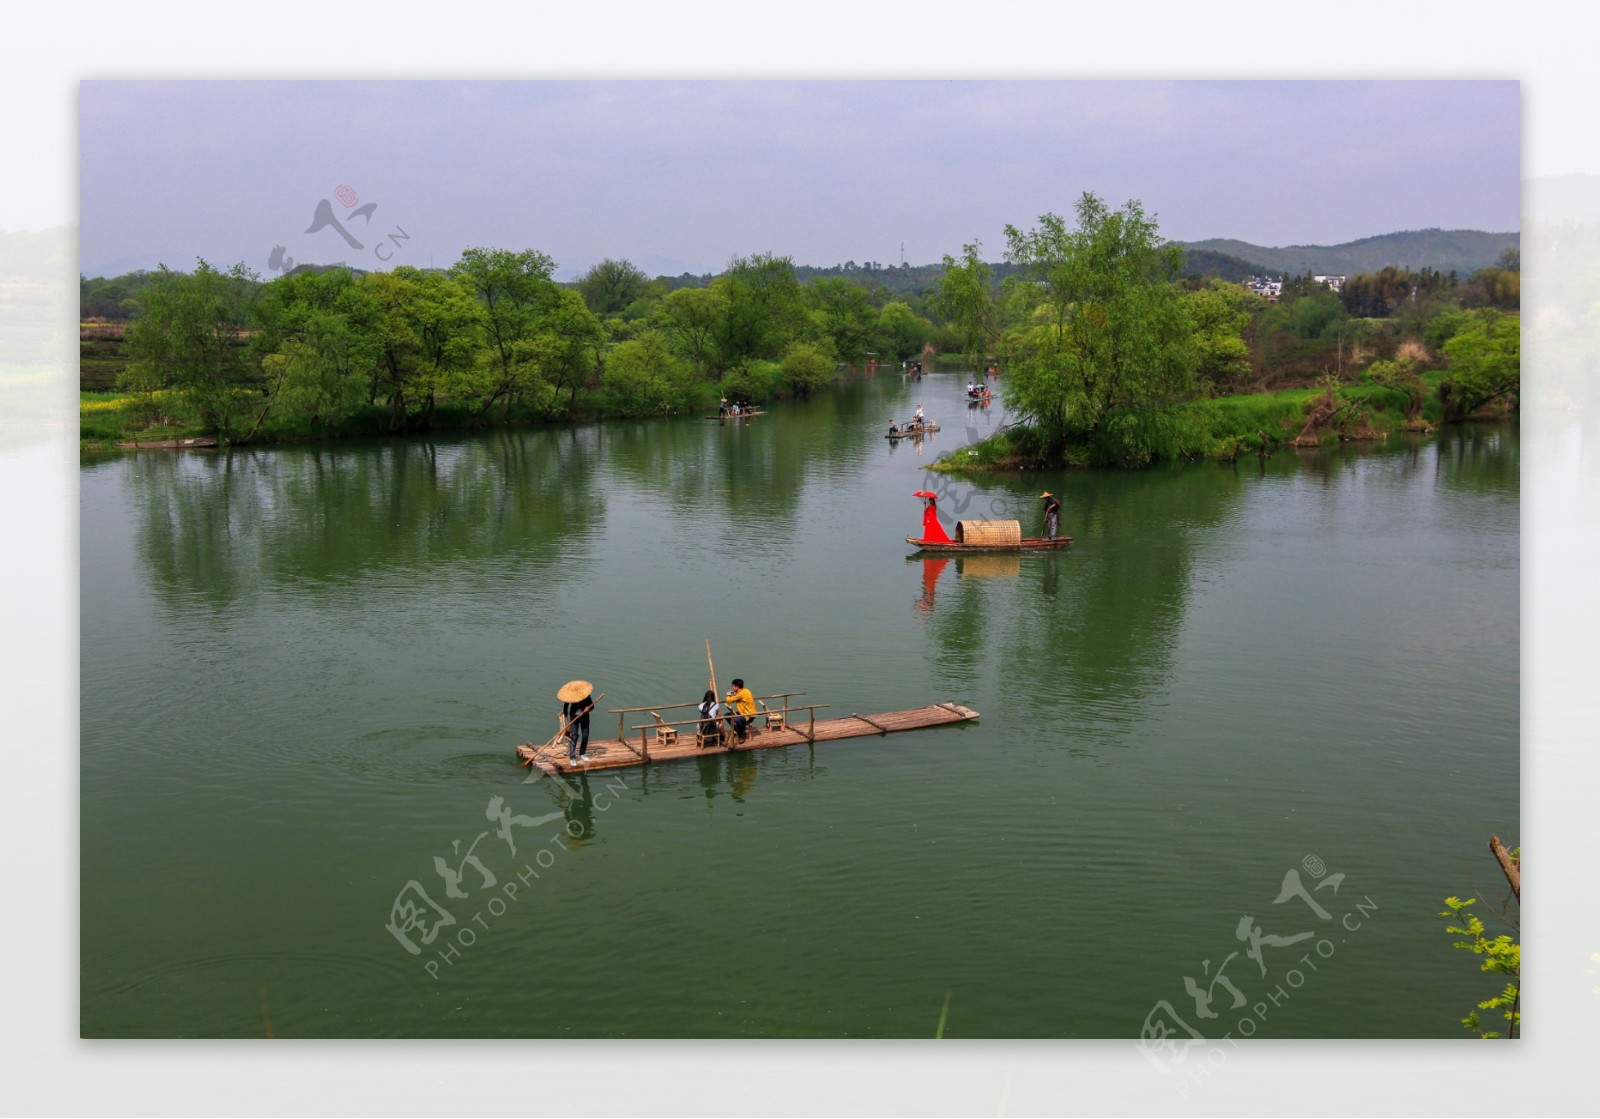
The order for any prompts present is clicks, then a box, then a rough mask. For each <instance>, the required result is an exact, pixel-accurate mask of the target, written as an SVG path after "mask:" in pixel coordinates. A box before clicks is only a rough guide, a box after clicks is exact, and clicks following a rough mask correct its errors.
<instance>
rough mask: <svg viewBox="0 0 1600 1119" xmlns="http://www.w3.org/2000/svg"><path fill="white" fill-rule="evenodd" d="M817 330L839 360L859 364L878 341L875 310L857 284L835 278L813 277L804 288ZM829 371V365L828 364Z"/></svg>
mask: <svg viewBox="0 0 1600 1119" xmlns="http://www.w3.org/2000/svg"><path fill="white" fill-rule="evenodd" d="M803 290H804V291H805V294H806V296H807V299H808V300H809V302H810V304H811V307H812V312H811V313H812V318H813V321H814V322H815V323H816V326H817V330H818V333H819V334H820V335H821V337H823V338H826V339H827V340H828V341H829V342H830V343H831V344H832V347H833V351H834V353H836V354H837V355H838V356H839V360H840V361H843V362H844V363H845V364H847V365H858V364H860V363H861V361H862V360H863V359H864V358H865V357H866V355H867V351H869V350H871V349H872V348H873V347H874V346H875V345H876V344H877V341H876V339H877V333H878V311H877V309H876V308H875V307H873V305H872V299H871V297H870V296H869V295H868V294H867V290H866V289H865V288H863V287H862V286H861V285H860V284H856V283H852V282H851V281H849V280H845V279H839V278H834V277H829V278H824V279H820V280H813V281H812V282H811V283H809V284H807V285H806V287H805V288H804V289H803ZM829 372H830V374H831V372H832V365H831V364H830V365H829Z"/></svg>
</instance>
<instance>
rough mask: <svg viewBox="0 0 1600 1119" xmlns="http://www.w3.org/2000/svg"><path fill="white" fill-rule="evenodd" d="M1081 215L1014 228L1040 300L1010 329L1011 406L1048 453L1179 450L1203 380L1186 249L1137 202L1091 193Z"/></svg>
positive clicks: (1081, 203)
mask: <svg viewBox="0 0 1600 1119" xmlns="http://www.w3.org/2000/svg"><path fill="white" fill-rule="evenodd" d="M1076 215H1077V224H1076V226H1075V227H1070V228H1069V227H1068V225H1067V223H1066V222H1065V221H1064V220H1063V219H1062V218H1060V217H1058V216H1057V215H1055V214H1045V215H1044V216H1042V217H1041V218H1040V219H1039V224H1038V227H1037V228H1035V229H1032V230H1029V231H1028V232H1023V231H1021V230H1019V229H1017V228H1016V227H1015V226H1010V225H1008V226H1006V242H1007V250H1006V259H1007V260H1008V261H1010V262H1011V263H1013V264H1015V265H1017V267H1018V269H1019V272H1020V275H1021V277H1022V279H1023V281H1024V282H1026V283H1031V284H1033V285H1036V290H1037V292H1038V299H1039V302H1038V304H1037V306H1036V307H1035V309H1034V312H1033V315H1032V317H1031V318H1030V319H1029V321H1027V322H1026V323H1024V324H1022V325H1020V326H1018V327H1015V328H1013V329H1012V330H1010V331H1008V332H1007V337H1006V343H1007V345H1006V349H1007V356H1008V357H1009V358H1010V364H1009V365H1008V367H1007V370H1006V377H1005V381H1004V386H1003V391H1004V393H1005V398H1006V403H1007V405H1008V407H1011V408H1014V409H1015V410H1016V411H1018V412H1020V413H1022V414H1023V415H1024V416H1026V417H1027V419H1028V421H1029V422H1030V425H1031V426H1032V428H1033V430H1034V432H1035V435H1036V436H1037V437H1038V439H1039V441H1040V443H1041V444H1042V446H1043V448H1044V449H1046V450H1047V451H1049V452H1055V453H1059V452H1060V451H1061V450H1062V449H1063V448H1064V447H1065V446H1066V445H1068V444H1080V445H1089V446H1090V447H1092V448H1094V457H1095V458H1097V459H1100V460H1108V461H1117V462H1123V463H1128V464H1134V463H1139V462H1147V461H1149V460H1150V459H1151V458H1152V457H1155V456H1158V455H1161V454H1163V453H1165V452H1167V451H1168V450H1170V449H1171V447H1172V446H1173V440H1174V438H1176V437H1177V432H1176V431H1175V426H1181V425H1182V423H1183V413H1182V411H1181V410H1180V409H1179V408H1178V406H1179V405H1182V404H1184V403H1186V402H1188V401H1190V400H1193V399H1194V398H1195V396H1196V394H1197V389H1198V381H1197V378H1196V376H1195V369H1196V360H1197V355H1196V351H1195V344H1194V322H1193V320H1192V317H1191V314H1190V310H1189V308H1188V306H1187V304H1186V302H1185V300H1184V298H1183V295H1182V293H1181V292H1180V291H1179V289H1178V286H1177V282H1176V281H1177V279H1178V276H1179V273H1180V270H1181V269H1182V265H1183V253H1182V250H1181V249H1180V248H1179V247H1178V246H1177V245H1175V244H1172V243H1169V242H1166V241H1163V240H1162V238H1161V236H1160V234H1159V233H1158V231H1157V229H1156V223H1155V221H1154V220H1153V219H1151V218H1149V217H1146V216H1145V213H1144V209H1143V207H1142V206H1141V205H1140V204H1139V202H1138V201H1136V200H1135V201H1130V202H1128V203H1126V204H1125V205H1124V206H1123V207H1122V208H1121V209H1120V210H1111V209H1109V208H1108V207H1107V206H1106V204H1105V203H1104V202H1102V201H1101V200H1100V199H1099V198H1097V197H1096V196H1095V195H1093V194H1088V193H1086V194H1084V195H1083V197H1082V198H1080V199H1079V200H1078V203H1077V206H1076Z"/></svg>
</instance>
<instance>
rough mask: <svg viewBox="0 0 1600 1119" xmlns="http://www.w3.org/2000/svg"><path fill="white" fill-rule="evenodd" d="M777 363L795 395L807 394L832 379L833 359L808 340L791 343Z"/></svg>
mask: <svg viewBox="0 0 1600 1119" xmlns="http://www.w3.org/2000/svg"><path fill="white" fill-rule="evenodd" d="M778 365H779V367H780V368H781V369H782V370H783V375H784V377H785V378H787V379H788V381H789V384H790V385H791V386H793V388H794V394H795V395H796V396H809V395H810V394H811V392H812V390H813V389H819V388H821V387H822V386H823V385H826V384H828V383H829V382H830V381H832V380H833V370H834V363H833V360H832V359H831V358H830V357H828V355H827V354H826V353H824V352H823V351H822V350H821V349H819V348H818V347H816V346H814V345H811V344H810V343H809V342H794V343H791V344H790V346H789V348H788V349H787V350H785V351H784V354H783V360H782V361H780V362H779V363H778Z"/></svg>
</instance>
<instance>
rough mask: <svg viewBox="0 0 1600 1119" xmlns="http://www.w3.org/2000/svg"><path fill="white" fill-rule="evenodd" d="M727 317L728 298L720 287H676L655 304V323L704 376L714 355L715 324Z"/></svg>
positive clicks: (674, 346)
mask: <svg viewBox="0 0 1600 1119" xmlns="http://www.w3.org/2000/svg"><path fill="white" fill-rule="evenodd" d="M726 314H727V298H726V294H725V292H724V291H723V289H720V288H710V287H704V288H690V287H685V288H678V289H677V290H675V291H671V292H668V293H667V295H666V296H665V297H664V298H663V299H662V300H661V302H660V303H658V304H657V305H656V309H655V314H654V321H655V322H656V323H657V324H658V325H659V326H660V327H661V329H662V330H663V331H665V332H666V335H667V337H668V338H669V339H671V341H672V345H673V348H674V349H675V350H676V351H677V352H678V353H680V354H682V355H683V356H684V357H686V358H688V359H689V360H690V361H692V362H693V363H694V367H695V370H696V372H698V373H699V374H700V375H702V376H704V375H706V374H707V373H708V372H709V370H710V368H711V363H712V358H713V355H714V354H715V353H716V343H717V325H718V324H719V323H720V322H721V321H722V319H723V316H724V315H726Z"/></svg>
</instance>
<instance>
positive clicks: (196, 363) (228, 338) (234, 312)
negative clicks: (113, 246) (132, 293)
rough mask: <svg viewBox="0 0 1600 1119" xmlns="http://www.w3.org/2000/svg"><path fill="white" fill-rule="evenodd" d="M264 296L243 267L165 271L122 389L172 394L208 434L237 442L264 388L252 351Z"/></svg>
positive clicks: (130, 341)
mask: <svg viewBox="0 0 1600 1119" xmlns="http://www.w3.org/2000/svg"><path fill="white" fill-rule="evenodd" d="M259 291H260V277H258V276H257V275H256V274H255V273H254V272H251V271H250V270H249V269H248V268H246V267H245V266H244V265H243V264H236V265H234V266H233V267H232V268H230V269H228V270H227V271H226V272H219V271H218V270H217V269H215V268H213V267H212V266H211V265H209V264H207V263H206V262H205V261H204V260H201V261H197V262H196V266H195V270H194V272H192V273H189V274H185V273H182V272H174V271H172V270H170V269H169V268H167V266H166V265H162V266H161V267H160V269H159V270H158V271H157V272H156V273H155V274H154V275H152V276H151V277H150V283H149V284H148V286H146V287H145V288H144V290H143V291H142V292H140V294H139V296H138V309H137V311H136V312H135V318H134V321H133V324H132V325H131V326H130V327H129V328H128V334H127V341H126V346H127V350H128V354H129V355H130V356H131V357H132V359H133V360H132V361H131V362H130V363H129V366H128V370H127V372H126V373H125V374H124V375H123V378H122V386H123V387H124V388H125V389H128V390H130V391H132V392H135V393H140V394H143V395H144V396H146V397H147V398H148V399H150V400H155V399H156V398H157V395H158V394H159V393H160V392H162V391H164V390H172V391H173V392H174V393H175V394H176V395H177V397H178V399H179V400H180V401H182V402H183V403H184V404H185V405H187V406H188V407H189V408H190V409H191V410H192V411H193V412H194V413H195V415H196V416H197V417H198V418H199V420H200V422H201V423H203V424H204V425H205V427H206V430H207V431H211V432H215V433H216V434H218V435H221V436H222V437H224V438H228V439H231V438H233V437H234V435H235V434H236V432H237V429H238V425H239V423H240V421H241V420H244V419H245V418H246V417H248V415H249V414H250V412H251V411H252V410H253V409H254V406H255V403H256V401H257V399H258V393H259V391H260V388H261V366H260V362H259V361H258V360H257V359H256V358H255V357H254V356H253V355H252V354H251V352H250V348H249V344H248V328H249V327H250V325H251V322H252V320H253V318H254V311H255V303H256V301H257V296H258V293H259Z"/></svg>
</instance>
